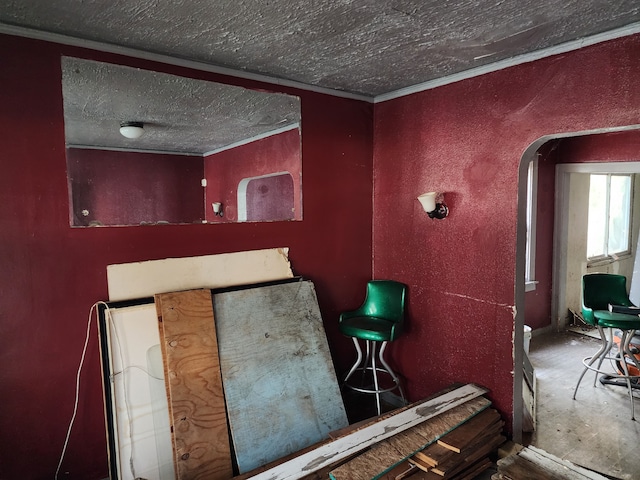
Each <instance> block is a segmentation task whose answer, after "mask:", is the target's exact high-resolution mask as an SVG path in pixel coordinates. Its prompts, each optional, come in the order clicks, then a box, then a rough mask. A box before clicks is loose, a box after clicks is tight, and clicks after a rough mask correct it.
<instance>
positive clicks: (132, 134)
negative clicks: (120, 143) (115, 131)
mask: <svg viewBox="0 0 640 480" xmlns="http://www.w3.org/2000/svg"><path fill="white" fill-rule="evenodd" d="M143 133H144V124H143V123H142V122H122V123H121V124H120V134H121V135H122V136H123V137H127V138H133V139H135V138H140V137H141V136H142V134H143Z"/></svg>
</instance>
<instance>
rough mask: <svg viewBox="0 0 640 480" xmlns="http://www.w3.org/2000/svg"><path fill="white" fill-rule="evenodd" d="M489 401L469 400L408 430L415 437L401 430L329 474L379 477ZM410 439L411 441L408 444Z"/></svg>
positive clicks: (363, 479) (340, 479) (342, 479)
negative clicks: (406, 434) (405, 434)
mask: <svg viewBox="0 0 640 480" xmlns="http://www.w3.org/2000/svg"><path fill="white" fill-rule="evenodd" d="M490 405H491V402H490V401H489V400H487V399H486V398H484V397H480V398H475V399H472V400H469V401H468V402H465V403H463V404H462V405H458V406H456V407H454V408H452V409H450V410H448V411H446V412H444V413H442V414H440V415H438V416H435V417H433V418H431V419H429V420H428V421H425V422H422V423H420V424H419V425H416V426H414V427H412V428H411V429H409V430H406V432H411V433H415V434H418V435H417V436H414V437H413V438H411V437H409V436H403V435H402V433H404V432H401V433H397V434H396V435H394V436H392V437H390V438H388V439H386V440H382V441H380V442H378V443H376V444H375V445H373V446H372V447H371V448H370V449H369V450H367V451H366V452H364V453H362V454H361V455H359V456H357V457H356V458H354V459H353V460H351V461H349V462H347V463H345V464H344V465H341V466H340V467H338V468H336V469H335V470H333V471H331V472H330V477H331V478H332V479H333V480H370V479H372V478H380V477H381V476H382V475H384V474H385V473H387V472H388V471H389V470H391V469H392V468H393V467H395V466H396V465H397V464H399V463H401V462H403V461H404V460H406V459H408V458H409V457H411V456H412V455H413V454H414V453H416V451H418V450H420V449H423V448H424V447H425V446H427V445H429V444H432V443H433V442H435V441H436V440H437V439H438V438H440V437H441V436H443V435H445V434H446V433H448V432H450V431H452V430H454V429H455V428H456V427H458V426H459V425H461V424H464V423H465V422H466V421H468V420H469V419H470V418H472V417H473V416H474V415H477V414H478V413H479V412H482V411H483V410H485V409H487V408H488V407H489V406H490ZM410 441H411V442H412V444H409V442H410ZM413 442H415V443H413ZM451 454H452V455H455V454H454V453H453V452H451Z"/></svg>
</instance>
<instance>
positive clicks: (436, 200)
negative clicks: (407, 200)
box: [418, 192, 449, 220]
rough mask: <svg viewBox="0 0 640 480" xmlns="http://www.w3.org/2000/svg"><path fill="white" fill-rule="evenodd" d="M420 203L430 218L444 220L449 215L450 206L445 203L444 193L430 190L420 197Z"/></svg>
mask: <svg viewBox="0 0 640 480" xmlns="http://www.w3.org/2000/svg"><path fill="white" fill-rule="evenodd" d="M418 200H419V201H420V204H421V205H422V208H423V209H424V211H425V212H427V215H429V217H430V218H437V219H439V220H442V219H443V218H444V217H446V216H447V215H449V208H448V207H447V206H446V205H445V203H444V193H438V192H428V193H423V194H422V195H420V196H419V197H418Z"/></svg>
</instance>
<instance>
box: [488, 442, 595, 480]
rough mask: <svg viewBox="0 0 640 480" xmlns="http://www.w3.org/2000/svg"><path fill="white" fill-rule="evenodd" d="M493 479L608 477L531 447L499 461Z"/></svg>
mask: <svg viewBox="0 0 640 480" xmlns="http://www.w3.org/2000/svg"><path fill="white" fill-rule="evenodd" d="M491 479H492V480H524V479H536V480H606V477H603V476H602V475H600V474H598V473H595V472H593V471H591V470H587V469H586V468H582V467H579V466H577V465H575V464H573V463H571V462H569V461H567V460H562V459H561V458H558V457H556V456H555V455H552V454H550V453H548V452H545V451H544V450H540V449H539V448H535V447H531V446H529V447H525V448H523V449H522V450H520V451H519V452H517V453H515V454H513V455H509V456H507V457H504V458H502V459H500V460H498V472H497V473H495V474H493V475H492V476H491Z"/></svg>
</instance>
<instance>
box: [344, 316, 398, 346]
mask: <svg viewBox="0 0 640 480" xmlns="http://www.w3.org/2000/svg"><path fill="white" fill-rule="evenodd" d="M339 327H340V331H341V332H342V333H343V334H344V335H347V336H349V337H356V338H360V339H362V340H373V341H374V342H388V341H389V340H391V339H392V338H393V337H395V335H397V334H398V333H399V332H398V331H396V330H395V329H397V328H398V327H399V325H398V324H397V323H396V322H391V321H389V320H386V319H384V318H378V317H350V318H345V319H343V320H342V321H341V322H340V324H339Z"/></svg>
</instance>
